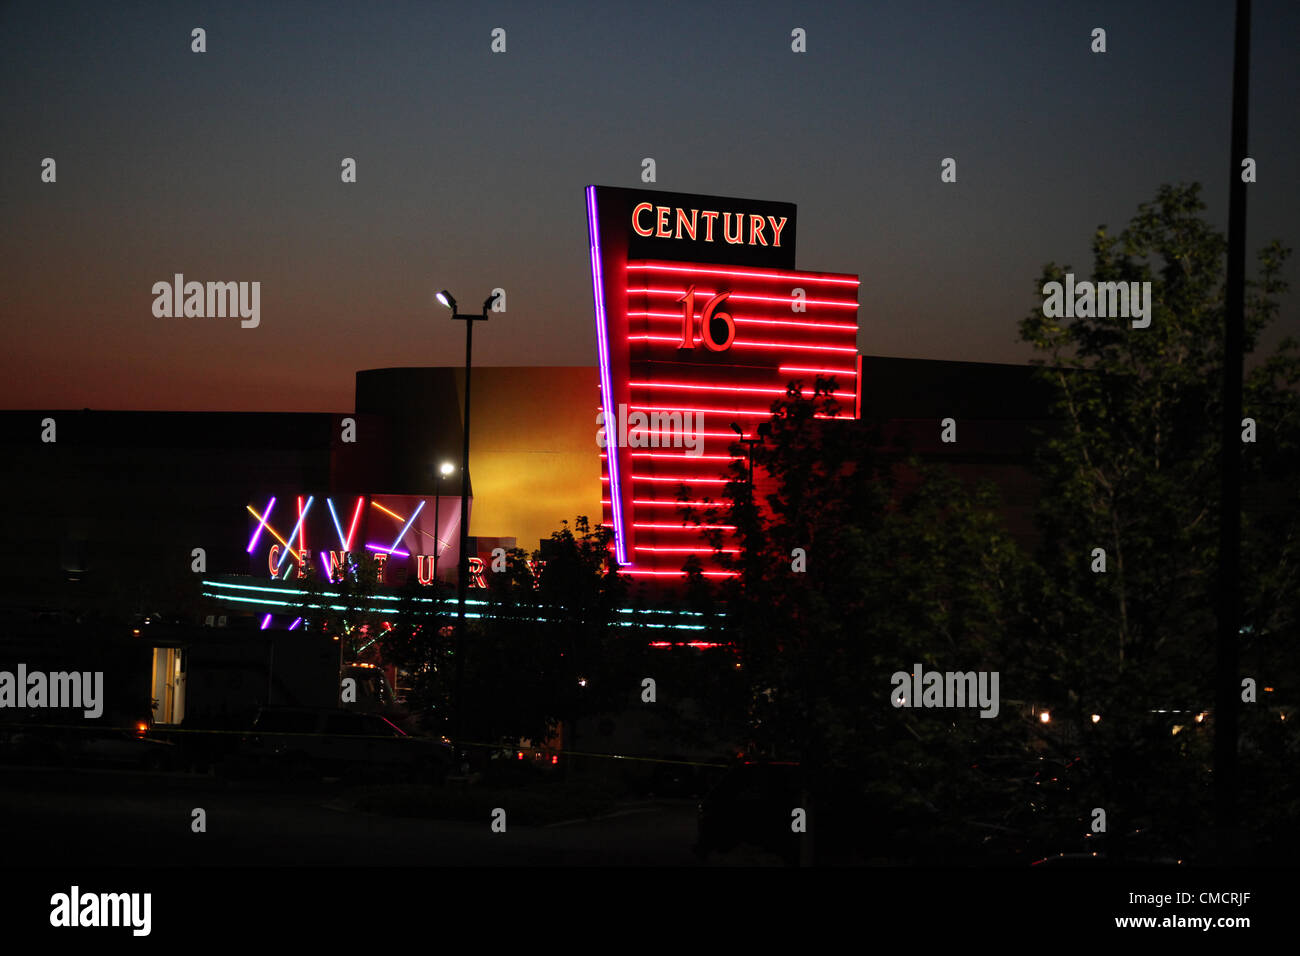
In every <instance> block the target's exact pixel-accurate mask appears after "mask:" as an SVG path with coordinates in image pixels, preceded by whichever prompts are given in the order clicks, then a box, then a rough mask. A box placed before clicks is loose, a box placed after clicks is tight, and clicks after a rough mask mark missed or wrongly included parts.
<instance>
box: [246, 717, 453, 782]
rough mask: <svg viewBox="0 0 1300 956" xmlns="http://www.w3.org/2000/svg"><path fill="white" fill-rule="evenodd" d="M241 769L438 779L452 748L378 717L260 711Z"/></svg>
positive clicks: (291, 775) (292, 774) (311, 775)
mask: <svg viewBox="0 0 1300 956" xmlns="http://www.w3.org/2000/svg"><path fill="white" fill-rule="evenodd" d="M240 750H241V753H240V756H241V757H242V758H243V762H244V765H245V766H246V767H247V768H249V769H251V770H254V771H257V770H264V771H269V772H271V773H274V774H276V775H277V776H281V777H286V778H298V779H310V778H319V777H322V776H325V777H346V778H349V779H359V780H389V781H392V780H399V781H405V782H412V783H425V782H429V783H433V782H440V781H442V780H443V779H444V778H445V777H446V775H447V773H448V771H449V770H450V768H451V766H452V748H451V747H449V746H448V745H447V744H446V743H444V742H443V741H441V740H435V739H433V738H429V737H414V736H411V735H410V734H408V733H406V732H405V731H404V730H402V729H401V728H400V727H398V726H397V725H396V724H394V723H393V722H392V721H391V720H389V719H388V718H386V717H384V716H383V715H381V714H364V713H356V712H354V711H347V710H321V709H316V708H306V707H264V708H262V709H261V710H260V711H259V712H258V715H257V719H256V720H255V721H254V724H253V730H252V732H251V733H250V734H248V735H247V736H246V737H245V738H244V740H243V745H242V747H241V748H240Z"/></svg>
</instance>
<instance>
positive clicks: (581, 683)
mask: <svg viewBox="0 0 1300 956" xmlns="http://www.w3.org/2000/svg"><path fill="white" fill-rule="evenodd" d="M578 686H579V687H586V686H587V678H585V677H579V678H578Z"/></svg>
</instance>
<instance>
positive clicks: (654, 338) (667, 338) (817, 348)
mask: <svg viewBox="0 0 1300 956" xmlns="http://www.w3.org/2000/svg"><path fill="white" fill-rule="evenodd" d="M627 340H628V341H629V342H672V343H674V344H676V343H679V342H681V340H682V338H681V336H680V335H629V336H628V337H627ZM731 347H732V348H733V349H769V350H771V351H778V352H779V351H781V350H782V349H798V350H799V351H802V352H853V353H854V354H857V351H858V350H857V349H856V348H848V347H846V346H841V345H796V344H795V343H793V342H742V341H741V340H740V339H737V340H736V341H734V342H732V343H731Z"/></svg>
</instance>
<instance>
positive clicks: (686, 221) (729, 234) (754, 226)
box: [632, 202, 789, 249]
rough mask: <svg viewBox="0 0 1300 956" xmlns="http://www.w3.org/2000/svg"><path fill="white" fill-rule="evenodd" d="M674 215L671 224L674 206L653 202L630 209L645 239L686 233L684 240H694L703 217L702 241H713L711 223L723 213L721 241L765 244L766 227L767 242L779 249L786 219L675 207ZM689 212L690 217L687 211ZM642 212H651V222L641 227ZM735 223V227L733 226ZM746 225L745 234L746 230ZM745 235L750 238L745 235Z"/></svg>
mask: <svg viewBox="0 0 1300 956" xmlns="http://www.w3.org/2000/svg"><path fill="white" fill-rule="evenodd" d="M675 211H676V213H677V217H676V220H675V223H670V222H669V220H670V219H672V218H673V212H674V207H672V206H656V205H655V204H654V203H650V202H643V203H638V204H637V205H636V207H635V208H634V209H633V210H632V229H633V230H634V231H635V232H636V234H637V235H638V236H644V237H646V238H647V239H648V238H650V237H654V238H656V239H681V238H682V237H683V236H685V237H686V238H687V239H692V240H695V239H697V237H698V236H699V231H700V220H701V219H702V220H704V222H703V226H704V237H703V239H702V240H701V241H703V242H713V241H714V237H713V234H714V229H713V226H714V223H716V222H717V219H718V216H719V215H721V216H722V228H721V230H719V232H720V234H721V235H722V241H723V242H725V243H727V244H728V245H731V246H740V245H746V246H766V245H769V243H768V241H767V235H766V230H767V229H769V228H770V229H771V230H772V242H771V243H770V245H771V246H772V247H773V248H775V249H779V248H780V247H781V233H782V231H783V230H784V229H785V224H786V222H788V221H789V218H788V217H787V216H782V217H781V218H780V219H777V218H776V217H775V216H762V215H759V214H758V213H743V212H723V213H719V212H718V211H717V210H716V209H703V210H701V209H691V210H686V209H682V208H681V207H680V206H678V207H676V210H675ZM688 212H689V214H690V215H689V218H688V216H687V213H688ZM642 213H650V217H649V222H650V225H648V226H642V225H641V222H642V218H643V217H642ZM733 224H734V228H733ZM747 228H748V233H746V229H747ZM745 235H748V237H749V238H747V239H746V238H744V236H745Z"/></svg>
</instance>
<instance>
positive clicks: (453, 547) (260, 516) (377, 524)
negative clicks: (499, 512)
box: [246, 495, 515, 588]
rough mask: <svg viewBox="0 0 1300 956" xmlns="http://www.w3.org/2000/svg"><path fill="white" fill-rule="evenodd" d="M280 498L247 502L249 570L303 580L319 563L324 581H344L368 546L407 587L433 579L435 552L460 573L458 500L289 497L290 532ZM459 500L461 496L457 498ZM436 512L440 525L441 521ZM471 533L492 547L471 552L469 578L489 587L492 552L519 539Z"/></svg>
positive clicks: (386, 572)
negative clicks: (280, 516)
mask: <svg viewBox="0 0 1300 956" xmlns="http://www.w3.org/2000/svg"><path fill="white" fill-rule="evenodd" d="M276 500H277V499H276V498H274V497H272V498H270V499H269V500H268V501H267V502H266V503H265V504H264V505H262V506H261V507H255V506H254V505H253V504H249V505H248V506H247V507H246V510H247V512H248V514H249V518H250V537H249V542H248V546H247V548H246V550H247V552H248V554H249V557H250V562H251V563H250V570H252V571H253V572H254V573H255V574H259V575H261V574H265V575H267V576H269V577H270V578H273V579H276V580H280V581H285V580H288V579H290V578H296V579H298V580H302V579H304V578H306V577H307V575H308V573H309V572H308V569H309V568H312V567H314V568H315V570H316V572H317V574H318V575H319V576H320V578H321V580H323V581H325V582H328V583H330V584H337V583H340V582H341V581H342V580H343V576H344V575H345V574H348V573H349V572H350V571H352V570H353V569H354V568H355V566H356V559H357V556H358V555H359V554H361V553H367V554H369V555H370V556H371V557H372V558H373V559H374V560H375V562H376V565H377V567H376V571H377V578H378V583H379V584H380V585H387V586H400V585H401V584H403V583H404V582H405V581H406V580H408V579H410V578H414V579H415V581H417V582H418V583H419V584H421V585H426V586H428V585H432V584H433V583H434V566H435V553H436V555H437V557H436V561H437V568H438V572H439V576H440V577H442V578H443V579H444V580H447V579H451V580H454V578H455V573H456V569H457V567H458V565H459V556H458V550H459V548H458V545H459V538H460V509H459V508H458V507H450V506H444V507H442V508H441V509H434V508H429V507H426V505H429V504H431V503H432V499H429V498H424V497H421V496H418V495H374V496H365V495H359V496H357V497H356V498H355V500H354V501H352V502H349V501H348V500H346V499H343V500H336V499H334V498H329V497H326V498H323V499H322V498H317V497H315V496H312V495H307V496H297V497H296V499H295V498H290V499H289V501H290V509H291V511H290V514H289V517H290V519H292V520H293V524H292V526H291V530H290V531H289V533H288V534H287V535H284V534H281V531H282V530H284V529H285V525H286V524H288V522H287V521H286V522H284V524H280V523H279V522H278V521H277V519H276V516H275V509H276ZM321 501H323V502H324V505H323V506H322V505H321V504H320V503H321ZM459 501H460V499H459V498H456V504H459ZM439 512H440V513H439ZM435 516H436V517H437V519H438V522H439V523H440V525H441V526H440V527H434V520H433V519H434V517H435ZM277 524H280V526H279V527H276V525H277ZM470 540H471V542H475V543H476V547H477V548H480V549H484V551H485V552H487V554H486V555H485V554H483V553H480V554H479V555H474V554H471V555H470V556H469V582H468V584H469V587H471V588H485V587H487V578H486V573H485V572H486V569H487V560H490V553H491V551H492V550H493V548H495V547H513V546H514V543H515V542H514V539H512V538H483V537H475V538H471V539H470ZM485 558H486V559H487V560H485Z"/></svg>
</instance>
